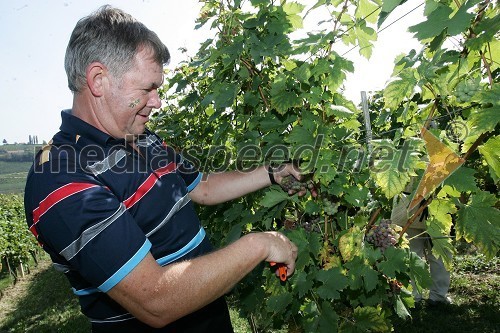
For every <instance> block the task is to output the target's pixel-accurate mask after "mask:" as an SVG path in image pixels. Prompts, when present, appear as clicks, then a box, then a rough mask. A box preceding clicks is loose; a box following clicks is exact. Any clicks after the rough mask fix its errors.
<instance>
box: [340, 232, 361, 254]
mask: <svg viewBox="0 0 500 333" xmlns="http://www.w3.org/2000/svg"><path fill="white" fill-rule="evenodd" d="M363 237H364V233H363V232H362V231H361V230H360V229H359V227H357V226H355V227H352V228H351V229H349V231H348V232H347V233H346V234H344V235H342V237H340V240H339V250H340V254H341V255H342V258H344V260H345V261H351V260H352V259H353V258H354V257H355V256H359V255H360V254H361V251H362V245H363Z"/></svg>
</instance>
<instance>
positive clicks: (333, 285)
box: [316, 268, 349, 300]
mask: <svg viewBox="0 0 500 333" xmlns="http://www.w3.org/2000/svg"><path fill="white" fill-rule="evenodd" d="M316 278H317V279H318V280H319V281H321V282H323V284H322V285H321V286H320V287H319V288H318V289H317V290H316V291H317V293H318V295H319V297H321V298H322V299H325V300H335V299H339V298H340V291H342V290H343V289H344V288H346V287H347V286H348V285H349V281H348V279H347V277H346V276H345V275H344V274H342V271H341V270H340V268H332V269H329V270H322V271H319V272H318V273H317V276H316Z"/></svg>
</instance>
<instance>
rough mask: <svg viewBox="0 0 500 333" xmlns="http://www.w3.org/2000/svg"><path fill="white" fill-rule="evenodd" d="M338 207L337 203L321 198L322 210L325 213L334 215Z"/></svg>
mask: <svg viewBox="0 0 500 333" xmlns="http://www.w3.org/2000/svg"><path fill="white" fill-rule="evenodd" d="M338 209H339V204H338V203H334V202H331V201H330V200H328V199H327V198H323V211H324V212H325V214H326V215H330V216H331V215H335V214H336V213H337V211H338Z"/></svg>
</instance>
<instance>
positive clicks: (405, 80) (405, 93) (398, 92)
mask: <svg viewBox="0 0 500 333" xmlns="http://www.w3.org/2000/svg"><path fill="white" fill-rule="evenodd" d="M416 84H417V79H416V78H415V70H414V69H412V68H405V69H403V70H402V71H401V73H400V74H399V77H397V78H395V80H394V81H391V82H390V83H389V84H388V85H387V87H386V88H385V89H384V93H383V94H384V101H385V107H386V108H390V109H395V108H397V107H398V106H399V104H400V103H401V102H402V101H404V100H405V99H410V98H411V97H412V96H413V93H414V89H415V85H416Z"/></svg>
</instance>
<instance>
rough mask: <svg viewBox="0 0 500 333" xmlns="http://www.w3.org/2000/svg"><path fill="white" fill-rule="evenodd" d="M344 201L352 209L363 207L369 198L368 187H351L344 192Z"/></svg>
mask: <svg viewBox="0 0 500 333" xmlns="http://www.w3.org/2000/svg"><path fill="white" fill-rule="evenodd" d="M345 193H346V195H345V197H344V199H345V201H347V202H348V203H350V204H351V205H353V206H354V207H364V206H365V205H366V203H367V202H368V200H369V198H370V189H369V188H368V187H358V186H351V187H349V188H347V189H346V190H345Z"/></svg>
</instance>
